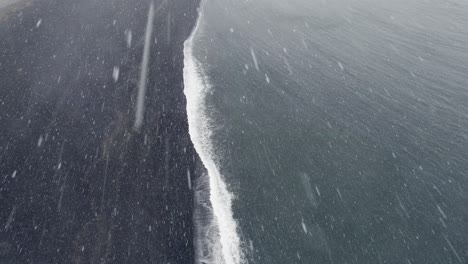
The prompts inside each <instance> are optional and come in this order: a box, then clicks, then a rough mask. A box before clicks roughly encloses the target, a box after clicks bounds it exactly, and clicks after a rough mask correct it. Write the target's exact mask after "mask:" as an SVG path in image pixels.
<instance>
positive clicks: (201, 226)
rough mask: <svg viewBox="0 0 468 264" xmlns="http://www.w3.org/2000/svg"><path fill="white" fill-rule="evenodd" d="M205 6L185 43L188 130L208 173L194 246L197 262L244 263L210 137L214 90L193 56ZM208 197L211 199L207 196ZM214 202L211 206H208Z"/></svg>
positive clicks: (199, 194) (199, 196)
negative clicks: (209, 95)
mask: <svg viewBox="0 0 468 264" xmlns="http://www.w3.org/2000/svg"><path fill="white" fill-rule="evenodd" d="M202 13H203V11H202V9H201V11H200V15H199V18H198V21H197V25H196V26H195V28H194V30H193V32H192V34H191V36H190V37H189V38H188V39H187V40H186V41H185V43H184V93H185V97H186V98H187V116H188V123H189V133H190V137H191V139H192V142H193V144H194V147H195V149H196V151H197V153H198V155H199V156H200V159H201V161H202V162H203V165H204V166H205V168H206V170H207V173H208V174H207V175H203V176H201V178H200V179H199V183H198V184H197V186H196V187H195V188H196V189H195V200H196V203H197V206H196V207H198V209H196V210H195V216H194V222H195V229H196V232H195V233H196V234H195V236H196V237H195V245H196V247H197V248H196V258H197V259H196V261H197V263H217V264H218V263H226V264H238V263H241V262H242V253H241V248H240V238H239V234H238V232H237V223H236V221H235V220H234V217H233V212H232V194H231V193H230V192H229V191H228V189H227V186H226V183H225V182H224V177H223V176H222V175H221V173H220V170H219V164H218V163H217V162H216V158H215V157H216V156H215V155H216V153H215V150H214V146H213V143H212V139H211V133H212V132H211V131H212V127H213V122H212V120H211V119H210V117H209V113H208V109H207V107H206V105H205V99H206V94H207V93H208V92H209V90H210V89H211V86H210V84H209V81H208V78H207V76H206V75H205V74H204V73H203V69H202V67H201V65H200V63H199V62H198V61H197V60H196V58H195V57H194V55H193V41H194V38H195V36H196V35H197V34H199V31H200V30H201V29H200V21H202ZM208 197H209V199H207V198H208ZM210 204H211V206H209V205H210Z"/></svg>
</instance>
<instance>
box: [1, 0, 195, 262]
mask: <svg viewBox="0 0 468 264" xmlns="http://www.w3.org/2000/svg"><path fill="white" fill-rule="evenodd" d="M163 2H164V1H155V6H156V7H158V6H160V5H161V4H162V3H163ZM198 4H199V0H171V1H167V2H166V3H165V4H164V7H163V8H162V9H160V10H159V11H157V13H156V14H155V21H154V31H153V38H155V41H153V42H152V46H151V57H150V64H149V74H148V84H147V93H146V101H145V105H146V111H145V119H144V123H143V127H142V129H141V130H140V132H135V131H134V129H133V123H134V115H135V101H136V95H137V86H138V77H139V72H140V64H141V60H142V53H143V43H144V31H145V26H146V19H147V13H148V7H149V1H147V0H145V1H140V0H100V1H94V0H82V1H78V0H77V1H72V0H37V1H33V4H32V5H27V6H26V7H25V8H24V9H22V10H16V11H14V13H13V14H10V16H9V17H8V19H7V20H6V21H2V23H1V24H0V36H1V37H0V263H2V264H9V263H192V262H193V258H194V250H193V224H192V211H193V193H192V191H191V190H190V189H189V184H188V177H187V173H190V174H191V175H192V177H191V178H192V179H194V178H195V175H194V174H195V165H196V163H197V159H198V158H197V156H196V153H195V151H194V149H193V146H192V144H191V142H190V138H189V135H188V124H187V117H186V102H185V97H184V95H183V75H182V69H183V42H184V40H185V39H186V38H187V37H188V36H189V34H190V31H191V29H192V27H193V26H194V23H195V20H196V16H197V13H196V8H197V6H198ZM40 19H42V20H41V23H40V25H39V26H38V27H36V25H38V21H39V20H40ZM114 20H115V25H114ZM168 24H169V26H168ZM126 30H132V45H131V47H130V48H128V47H127V42H126V35H125V31H126ZM156 40H157V41H156ZM156 42H157V43H156ZM114 66H119V68H120V77H119V79H118V81H116V82H114V80H113V76H112V74H113V68H114Z"/></svg>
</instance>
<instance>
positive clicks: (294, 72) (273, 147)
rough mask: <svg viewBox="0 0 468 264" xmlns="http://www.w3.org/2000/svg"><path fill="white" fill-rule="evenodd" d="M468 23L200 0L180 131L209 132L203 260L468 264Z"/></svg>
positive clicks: (323, 6) (326, 7) (420, 13)
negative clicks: (187, 125)
mask: <svg viewBox="0 0 468 264" xmlns="http://www.w3.org/2000/svg"><path fill="white" fill-rule="evenodd" d="M467 13H468V4H467V3H466V2H464V1H457V0H454V1H444V2H442V1H416V0H413V1H391V2H390V1H365V0H357V1H344V0H334V1H309V0H294V1H277V0H268V1H267V0H256V1H253V0H251V1H232V0H217V1H214V0H206V1H204V4H203V9H202V11H201V17H200V19H199V26H198V28H197V30H196V31H195V33H194V36H193V40H192V42H191V46H190V47H191V51H192V53H191V55H192V56H193V59H194V60H195V61H196V63H194V65H195V64H196V67H195V66H194V67H195V68H197V69H198V70H195V69H192V70H194V71H197V72H198V78H199V79H200V80H203V81H201V82H199V83H198V86H200V87H203V88H200V89H198V90H193V89H192V90H190V91H192V92H193V93H192V95H193V96H195V95H194V94H197V93H198V95H201V97H200V98H198V99H197V100H195V101H194V100H192V102H193V103H195V102H196V103H198V104H201V105H202V107H201V108H202V109H201V110H200V106H198V108H197V107H194V108H193V109H192V110H193V113H194V114H193V115H194V116H198V117H200V116H203V117H204V118H202V119H196V118H194V119H193V120H192V121H193V122H192V125H191V128H193V127H194V126H196V125H194V124H199V123H196V122H195V121H197V120H198V122H206V126H203V127H202V129H201V130H203V129H204V130H203V131H204V133H205V134H204V135H205V136H204V137H201V139H200V142H205V144H201V143H200V144H199V148H197V151H198V152H199V153H200V148H204V149H205V150H209V151H205V152H204V153H205V154H206V155H205V156H204V157H205V159H203V157H202V160H204V163H205V167H206V166H207V163H209V164H211V165H209V167H210V166H211V168H212V170H211V171H212V173H211V174H210V175H208V178H209V177H210V176H211V177H212V178H211V186H210V188H211V190H212V193H211V196H210V197H211V201H212V203H213V202H214V204H216V205H215V206H214V209H215V210H213V215H214V217H213V220H212V222H213V225H218V226H219V228H214V230H215V232H211V233H209V235H207V234H205V236H210V238H211V240H212V241H211V244H210V243H207V245H208V246H207V248H209V247H210V246H209V245H213V244H216V245H217V247H218V248H217V249H216V247H215V249H213V250H212V251H209V250H208V251H205V253H204V256H203V257H202V258H203V259H205V261H206V262H210V259H211V261H212V262H213V259H216V258H215V257H213V256H211V257H209V256H208V255H210V254H212V255H213V254H218V255H221V257H220V258H218V261H224V262H226V263H239V262H241V263H247V262H248V263H466V261H468V210H467V209H466V208H467V205H468V193H467V192H468V16H466V14H467ZM186 55H187V54H186ZM186 74H187V73H186ZM186 86H187V85H186ZM188 101H190V97H188ZM189 111H190V108H189ZM189 119H190V114H189ZM200 120H201V121H200ZM207 120H208V121H207ZM201 130H200V131H201ZM207 131H209V132H207ZM191 134H192V132H191ZM192 140H193V135H192ZM206 142H209V144H208V146H209V147H206V146H207V144H206ZM195 145H196V147H197V144H195ZM203 146H205V147H203ZM208 172H210V169H208ZM213 174H216V179H217V180H216V181H214V180H213V179H214V178H213V177H214V176H213ZM218 181H221V182H222V184H221V185H219V186H220V187H219V186H218V185H217V184H216V186H214V185H213V184H215V182H218ZM224 185H226V186H224ZM218 187H219V188H218ZM215 189H216V191H215V194H213V192H214V190H215ZM220 190H221V191H220ZM205 192H206V190H205ZM220 195H221V196H222V195H225V197H227V198H226V199H220V198H219V197H220ZM206 197H208V196H205V198H206ZM214 200H215V201H214ZM226 223H228V224H226ZM213 233H217V234H218V235H213ZM206 239H207V240H210V239H208V238H206ZM213 241H214V242H213ZM239 241H240V242H239ZM238 242H239V243H238ZM201 255H203V254H201ZM218 257H219V256H218ZM220 259H221V260H220ZM215 262H216V261H214V262H213V263H215Z"/></svg>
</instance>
